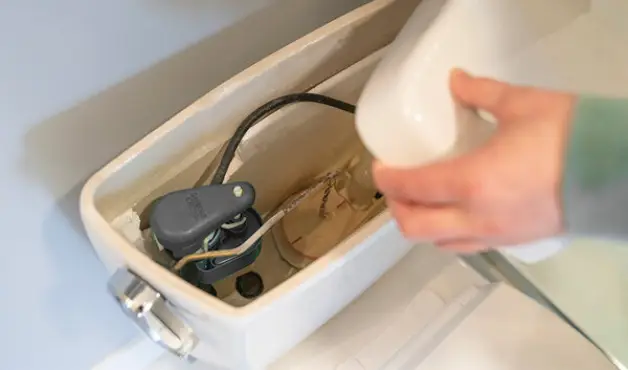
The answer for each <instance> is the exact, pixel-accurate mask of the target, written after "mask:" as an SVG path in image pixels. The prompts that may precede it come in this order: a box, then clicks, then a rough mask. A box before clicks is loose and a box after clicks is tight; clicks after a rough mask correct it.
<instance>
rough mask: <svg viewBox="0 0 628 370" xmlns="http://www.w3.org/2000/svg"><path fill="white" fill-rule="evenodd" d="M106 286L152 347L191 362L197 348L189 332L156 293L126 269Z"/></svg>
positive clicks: (114, 275) (119, 271)
mask: <svg viewBox="0 0 628 370" xmlns="http://www.w3.org/2000/svg"><path fill="white" fill-rule="evenodd" d="M108 286H109V291H110V292H111V294H112V295H113V296H114V297H115V299H116V301H117V302H118V303H119V304H120V307H121V308H122V311H124V313H125V314H126V315H127V316H128V317H130V318H131V320H133V322H135V324H136V325H137V326H139V327H140V329H142V331H144V333H146V334H147V335H148V336H149V337H150V338H151V339H152V340H153V341H154V342H155V343H157V344H159V345H160V346H162V347H163V348H165V349H166V350H168V351H170V352H172V353H173V354H175V355H177V356H178V357H181V358H183V359H186V360H188V361H190V362H191V361H193V358H192V357H191V356H189V354H190V352H192V349H193V348H194V347H195V346H196V343H197V338H196V336H195V335H194V333H193V331H192V329H191V328H190V327H189V326H188V325H186V324H185V323H184V322H183V321H182V320H181V319H180V318H178V317H177V316H176V315H175V314H174V313H173V312H172V311H171V310H170V309H169V308H168V306H167V305H166V300H165V299H164V297H163V296H162V295H161V294H160V293H159V292H158V291H156V290H155V289H154V288H153V287H151V286H150V285H149V284H148V283H147V282H146V281H144V280H143V279H142V278H140V277H139V276H137V275H135V274H134V273H133V272H131V271H129V270H127V269H125V268H122V269H119V270H117V271H116V272H115V273H114V274H113V276H112V277H111V278H110V279H109V284H108Z"/></svg>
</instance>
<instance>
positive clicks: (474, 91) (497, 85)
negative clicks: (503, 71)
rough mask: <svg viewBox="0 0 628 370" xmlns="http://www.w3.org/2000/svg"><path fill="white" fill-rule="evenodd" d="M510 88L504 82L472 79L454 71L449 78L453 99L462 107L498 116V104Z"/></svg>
mask: <svg viewBox="0 0 628 370" xmlns="http://www.w3.org/2000/svg"><path fill="white" fill-rule="evenodd" d="M509 88H510V85H508V84H507V83H504V82H500V81H497V80H493V79H490V78H481V77H473V76H471V75H470V74H468V73H466V72H464V71H462V70H460V69H454V70H453V71H452V73H451V76H450V89H451V93H452V95H453V97H454V98H455V99H456V100H458V101H459V102H460V103H462V104H463V105H466V106H469V107H471V108H474V109H481V110H485V111H487V112H489V113H491V114H493V115H495V116H497V115H498V112H497V111H498V110H499V107H500V104H501V103H503V101H504V98H505V96H506V94H507V92H508V90H509Z"/></svg>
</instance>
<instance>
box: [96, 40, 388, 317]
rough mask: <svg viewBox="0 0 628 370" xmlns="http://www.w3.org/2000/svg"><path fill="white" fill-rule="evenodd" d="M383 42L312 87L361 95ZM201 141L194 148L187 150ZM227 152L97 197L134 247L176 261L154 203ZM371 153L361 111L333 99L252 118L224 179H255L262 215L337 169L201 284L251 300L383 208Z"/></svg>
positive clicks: (234, 301)
mask: <svg viewBox="0 0 628 370" xmlns="http://www.w3.org/2000/svg"><path fill="white" fill-rule="evenodd" d="M382 51H383V50H380V51H378V52H376V53H374V54H373V55H371V56H369V57H367V58H365V59H363V60H361V61H360V62H358V63H356V64H354V65H352V66H350V67H349V68H347V69H345V70H343V71H341V72H339V73H338V74H336V75H334V76H332V77H331V78H329V79H328V80H326V81H324V82H323V83H321V84H319V85H317V86H315V87H314V88H313V89H311V90H310V92H314V93H319V94H322V95H326V96H331V97H334V98H337V99H339V100H342V101H345V102H348V103H351V104H355V103H356V101H357V98H358V96H359V93H360V91H361V89H362V88H363V85H364V83H365V82H366V81H367V79H368V76H369V75H370V73H371V72H372V70H373V68H374V67H375V65H376V64H377V61H379V59H380V55H381V54H382ZM201 145H202V143H201ZM195 150H197V148H190V153H189V154H188V156H192V153H194V151H195ZM220 154H221V149H220V148H218V149H216V150H213V151H212V152H211V153H209V154H208V155H205V156H203V157H201V158H199V159H197V160H195V161H194V162H191V163H190V164H187V163H186V161H185V160H181V161H177V162H176V163H177V165H176V166H175V167H176V170H177V171H176V175H174V176H170V179H169V180H167V181H164V182H163V183H160V184H159V185H158V186H153V187H152V188H153V189H154V190H152V191H150V193H148V194H146V192H142V191H141V186H142V184H134V185H133V186H132V187H134V189H129V188H125V189H121V190H120V191H118V192H116V193H114V194H113V195H109V196H107V197H106V198H104V199H102V200H100V201H99V202H98V204H97V206H98V207H99V208H100V210H101V211H102V212H103V214H104V215H105V216H106V217H107V216H108V217H109V218H110V222H111V224H112V226H113V227H114V229H115V230H116V231H117V232H119V233H120V234H121V235H123V236H124V237H125V238H126V239H128V240H129V241H130V242H131V243H133V245H134V246H135V247H136V248H138V249H139V250H140V251H142V252H143V253H145V254H147V255H149V256H150V257H151V259H153V260H154V261H155V262H157V263H159V264H161V265H162V266H164V267H167V268H172V266H173V265H174V264H175V262H176V260H175V259H174V258H173V256H172V255H171V254H170V253H168V252H167V251H165V250H164V248H163V247H162V246H160V244H159V243H158V242H157V241H156V238H155V237H154V235H153V233H152V231H151V228H150V225H149V222H148V220H149V216H150V212H151V207H150V205H151V204H152V203H153V201H154V200H156V199H158V198H159V197H161V196H163V195H165V194H167V193H169V192H173V191H177V190H182V189H188V188H192V187H194V186H199V185H201V186H203V185H206V184H207V183H208V182H209V177H210V176H209V175H208V174H209V173H210V172H211V170H212V169H211V168H210V167H211V165H210V164H211V163H212V161H213V160H214V159H215V158H216V157H217V156H219V155H220ZM371 160H372V158H371V156H370V155H369V154H368V152H367V151H366V150H365V148H364V147H363V146H362V144H361V143H360V141H359V139H358V136H357V133H356V131H355V127H354V115H353V114H351V113H348V112H345V111H341V110H338V109H334V108H332V107H328V106H324V105H319V104H312V103H306V102H303V103H296V104H293V105H290V106H287V107H285V108H282V109H280V110H279V111H277V112H276V113H274V114H271V115H270V116H268V117H267V118H265V119H263V120H262V121H260V122H259V123H258V124H256V125H255V126H253V128H251V129H250V130H249V131H248V132H247V134H246V135H245V137H244V139H243V140H242V142H241V143H240V145H239V146H238V150H237V152H236V156H235V158H234V160H233V161H232V163H231V165H230V167H229V170H228V172H227V176H226V179H225V183H231V182H235V181H246V182H249V183H251V184H252V185H253V187H254V188H255V194H256V198H255V203H254V209H255V210H256V211H257V212H258V213H259V214H260V215H261V216H262V219H263V220H267V219H268V218H269V217H270V216H272V215H273V214H274V212H276V211H277V210H278V209H279V208H280V207H281V206H282V205H284V204H286V203H287V202H290V201H291V200H292V199H293V198H294V197H295V194H297V193H298V192H300V191H302V190H304V189H306V188H307V187H308V186H310V185H311V184H312V183H313V182H314V181H315V180H316V179H319V178H321V177H322V176H325V175H326V174H330V173H334V174H335V176H334V177H333V178H332V179H331V180H329V181H327V182H326V183H325V184H324V185H322V186H320V187H319V188H318V189H317V190H316V191H314V192H313V193H312V194H310V195H309V196H308V197H307V198H306V199H305V200H304V201H303V202H302V203H301V204H300V205H299V206H297V207H296V209H294V210H293V211H291V212H290V213H288V214H287V215H286V216H285V217H284V218H283V219H282V220H281V221H280V222H279V223H278V224H277V225H275V226H274V227H272V228H271V229H270V231H269V232H267V233H266V234H265V235H264V236H263V237H262V243H261V249H260V251H259V255H258V256H257V258H256V259H255V261H254V262H253V263H251V264H250V265H248V266H246V267H245V268H243V269H240V270H238V271H237V272H236V273H234V274H232V275H230V276H228V277H226V278H224V279H221V280H220V281H216V282H214V283H212V284H211V286H198V287H199V288H201V289H203V290H205V291H206V292H208V293H209V294H212V295H215V296H216V297H218V298H219V299H221V300H223V301H225V302H226V303H228V304H231V305H233V306H237V307H240V306H244V305H246V304H247V303H249V302H250V301H251V300H254V299H255V298H257V297H259V296H261V295H262V294H264V293H265V292H268V291H269V290H271V289H273V288H274V287H276V286H277V285H279V284H281V283H282V282H283V281H285V280H286V279H288V278H290V277H291V276H292V275H294V274H296V273H298V272H299V271H300V270H302V269H304V268H307V266H308V265H309V264H310V263H312V262H314V261H316V260H317V259H318V258H320V257H321V256H323V255H325V254H326V253H327V252H329V251H330V250H331V249H333V248H334V247H335V246H336V245H337V244H338V243H339V242H340V241H342V240H343V239H345V238H347V237H348V236H350V235H351V234H352V233H353V232H355V231H356V230H358V229H359V228H360V227H361V226H362V225H364V224H366V223H368V221H369V220H371V219H372V218H373V217H375V216H376V215H378V214H379V213H380V212H381V211H383V210H384V209H385V203H384V199H383V198H382V197H381V195H380V194H378V193H377V191H376V189H375V187H374V185H373V184H372V183H371V181H370V180H371V178H370V165H371ZM188 162H189V161H188ZM214 163H215V162H214ZM182 164H186V165H185V166H183V165H182ZM169 170H170V171H172V168H171V169H169ZM156 181H159V180H158V179H157V180H156ZM153 185H154V184H153ZM196 263H202V262H196Z"/></svg>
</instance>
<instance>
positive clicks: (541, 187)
mask: <svg viewBox="0 0 628 370" xmlns="http://www.w3.org/2000/svg"><path fill="white" fill-rule="evenodd" d="M450 89H451V92H452V95H453V97H454V99H455V100H457V101H458V102H459V103H460V104H462V105H463V106H468V107H470V108H474V109H478V110H484V111H486V112H488V113H490V114H492V115H493V116H494V117H495V119H496V120H497V122H498V128H497V130H496V131H495V133H494V135H493V136H492V137H491V138H490V139H489V140H488V141H487V142H486V143H485V144H484V145H482V146H481V147H479V148H478V149H476V150H474V151H472V152H469V153H467V154H465V155H461V156H458V157H454V158H452V159H446V160H443V161H440V162H437V163H433V164H430V165H426V166H423V167H420V168H413V169H395V168H387V167H385V166H383V165H382V164H380V163H377V162H376V163H375V164H374V168H373V176H374V180H375V183H376V185H377V187H378V188H379V190H380V191H381V192H382V193H383V194H384V195H385V196H386V201H387V203H388V206H389V209H390V211H391V213H392V215H393V217H394V218H395V219H396V220H397V223H398V225H399V227H400V229H401V231H402V232H403V233H404V235H405V236H406V237H409V238H412V239H417V240H421V241H429V242H433V243H435V244H436V245H438V246H440V247H444V248H448V249H452V250H456V251H458V252H477V251H481V250H485V249H489V248H493V247H500V246H507V245H515V244H522V243H527V242H530V241H533V240H537V239H542V238H545V237H549V236H553V235H555V234H557V233H559V232H560V231H561V230H562V227H563V224H562V212H561V202H560V185H561V177H562V170H563V151H564V147H565V145H566V141H567V135H568V130H569V123H570V119H571V112H572V109H573V106H574V101H575V96H573V95H571V94H566V93H561V92H555V91H549V90H542V89H537V88H530V87H521V86H514V85H509V84H506V83H503V82H500V81H495V80H491V79H486V78H476V77H473V76H470V75H468V74H466V73H464V72H462V71H454V72H452V75H451V80H450Z"/></svg>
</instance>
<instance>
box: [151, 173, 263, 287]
mask: <svg viewBox="0 0 628 370" xmlns="http://www.w3.org/2000/svg"><path fill="white" fill-rule="evenodd" d="M254 202H255V188H254V187H253V185H251V184H250V183H248V182H233V183H226V184H211V185H206V186H201V187H198V188H192V189H185V190H179V191H175V192H172V193H169V194H166V195H164V196H163V197H161V198H160V199H158V200H157V201H155V203H154V204H153V207H152V212H151V215H150V227H151V229H152V232H153V236H154V238H155V240H156V242H157V243H158V244H159V245H160V246H161V247H163V248H164V249H165V250H167V251H168V252H169V253H170V254H171V255H172V257H173V258H174V259H175V260H177V261H179V260H181V259H182V258H184V257H186V256H189V255H193V254H201V253H207V252H210V251H227V250H232V249H234V248H237V247H238V246H240V245H242V243H244V242H245V241H246V240H247V239H248V238H249V237H250V236H252V235H253V234H254V233H255V232H256V231H257V230H258V229H259V228H260V227H261V226H262V218H261V216H260V215H259V214H258V213H257V212H256V211H255V209H254V208H253V203H254ZM260 249H261V241H258V242H257V243H256V244H255V245H254V246H252V247H251V248H250V249H248V250H247V251H246V252H245V253H242V254H239V255H233V256H223V257H215V258H207V259H202V260H200V261H197V262H196V263H190V264H187V265H185V267H183V269H182V270H181V271H178V272H179V274H180V275H181V276H182V277H183V278H184V279H185V280H187V281H188V282H190V283H192V284H194V285H195V286H197V287H199V288H201V289H203V290H206V291H208V292H210V293H212V294H213V293H214V292H215V291H214V290H213V288H212V287H211V284H213V283H215V282H217V281H219V280H222V279H224V278H226V277H227V276H229V275H232V274H234V273H236V272H238V271H240V270H242V269H244V268H245V267H247V266H249V265H250V264H252V263H253V262H254V261H255V260H256V258H257V256H258V255H259V253H260Z"/></svg>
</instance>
